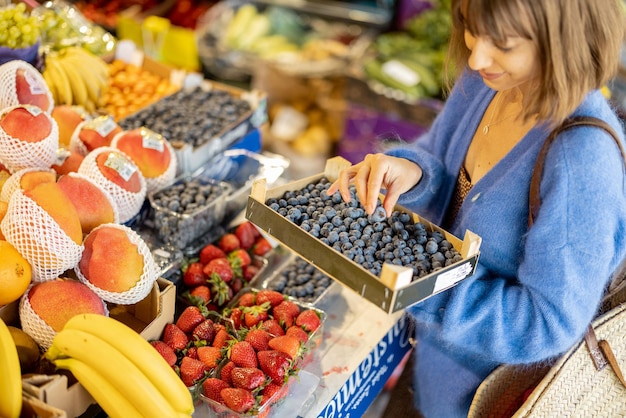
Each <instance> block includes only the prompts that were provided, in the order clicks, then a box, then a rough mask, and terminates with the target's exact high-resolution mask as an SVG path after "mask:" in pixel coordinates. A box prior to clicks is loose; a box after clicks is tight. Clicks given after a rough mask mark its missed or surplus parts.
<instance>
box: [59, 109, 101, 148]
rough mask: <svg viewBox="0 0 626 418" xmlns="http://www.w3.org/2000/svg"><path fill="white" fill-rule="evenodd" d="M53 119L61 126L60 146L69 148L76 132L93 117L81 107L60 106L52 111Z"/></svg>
mask: <svg viewBox="0 0 626 418" xmlns="http://www.w3.org/2000/svg"><path fill="white" fill-rule="evenodd" d="M51 115H52V118H53V119H54V120H55V121H56V122H57V125H58V126H59V145H60V146H64V147H68V146H69V145H70V140H71V139H72V135H73V134H74V131H75V130H76V128H77V127H78V125H80V124H81V122H84V121H86V120H90V119H91V116H90V115H89V113H87V111H86V110H85V109H84V108H83V107H81V106H72V105H58V106H55V107H54V108H53V109H52V114H51Z"/></svg>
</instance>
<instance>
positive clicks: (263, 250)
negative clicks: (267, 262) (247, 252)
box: [252, 236, 272, 257]
mask: <svg viewBox="0 0 626 418" xmlns="http://www.w3.org/2000/svg"><path fill="white" fill-rule="evenodd" d="M271 249H272V244H270V242H269V241H268V240H267V239H266V238H265V237H263V236H261V237H259V238H257V240H256V241H255V242H254V245H253V246H252V254H254V255H258V256H260V257H262V256H264V255H265V254H267V253H268V252H269V251H270V250H271Z"/></svg>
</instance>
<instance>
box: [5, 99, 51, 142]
mask: <svg viewBox="0 0 626 418" xmlns="http://www.w3.org/2000/svg"><path fill="white" fill-rule="evenodd" d="M52 123H56V122H54V119H51V118H50V116H49V115H48V114H47V113H45V112H44V111H43V110H42V109H41V108H40V107H37V106H33V105H20V106H15V107H10V108H8V109H7V111H6V112H3V114H2V115H1V116H0V128H2V129H3V130H4V132H6V133H7V134H8V135H10V136H11V137H13V138H17V139H20V140H22V141H25V142H39V141H42V140H44V139H45V138H47V137H48V135H50V133H51V132H52Z"/></svg>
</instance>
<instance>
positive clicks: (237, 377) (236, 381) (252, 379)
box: [231, 367, 265, 390]
mask: <svg viewBox="0 0 626 418" xmlns="http://www.w3.org/2000/svg"><path fill="white" fill-rule="evenodd" d="M231 379H232V380H233V387H236V388H243V389H248V390H254V389H256V388H258V387H259V386H261V385H262V384H263V382H264V381H265V373H263V371H262V370H261V369H257V368H256V367H235V368H234V369H233V370H232V372H231Z"/></svg>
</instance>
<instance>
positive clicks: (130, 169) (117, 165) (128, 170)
mask: <svg viewBox="0 0 626 418" xmlns="http://www.w3.org/2000/svg"><path fill="white" fill-rule="evenodd" d="M104 165H105V167H109V168H112V169H113V170H115V171H117V172H118V174H119V175H120V176H121V177H122V178H123V179H124V180H126V181H128V180H129V179H130V177H131V176H132V175H133V174H135V171H137V167H136V166H135V165H134V164H132V163H131V162H130V161H128V160H127V159H126V157H124V156H122V155H121V154H118V153H117V152H110V153H109V155H108V156H107V159H106V161H105V162H104Z"/></svg>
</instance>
